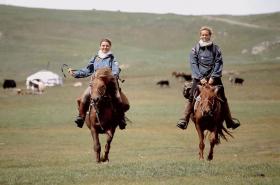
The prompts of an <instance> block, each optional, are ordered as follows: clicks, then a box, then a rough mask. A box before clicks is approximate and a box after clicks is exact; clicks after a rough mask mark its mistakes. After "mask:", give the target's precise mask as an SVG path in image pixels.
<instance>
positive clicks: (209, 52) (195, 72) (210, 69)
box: [190, 44, 223, 80]
mask: <svg viewBox="0 0 280 185" xmlns="http://www.w3.org/2000/svg"><path fill="white" fill-rule="evenodd" d="M197 50H198V51H197ZM190 65H191V69H192V78H194V79H199V80H201V79H202V78H210V77H212V78H219V77H221V76H222V70H223V59H222V52H221V49H220V48H219V46H217V45H215V44H211V45H209V46H204V47H201V46H199V44H197V45H196V46H195V47H194V48H192V51H191V53H190Z"/></svg>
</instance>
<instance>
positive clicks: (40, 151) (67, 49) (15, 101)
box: [0, 6, 280, 185]
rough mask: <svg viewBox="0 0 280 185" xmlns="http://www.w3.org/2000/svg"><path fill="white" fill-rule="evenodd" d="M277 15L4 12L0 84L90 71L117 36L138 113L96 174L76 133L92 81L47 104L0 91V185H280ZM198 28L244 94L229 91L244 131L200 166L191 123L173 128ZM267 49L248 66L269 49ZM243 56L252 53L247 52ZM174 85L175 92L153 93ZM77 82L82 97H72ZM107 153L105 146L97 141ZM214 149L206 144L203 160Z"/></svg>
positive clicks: (84, 138)
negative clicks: (206, 30)
mask: <svg viewBox="0 0 280 185" xmlns="http://www.w3.org/2000/svg"><path fill="white" fill-rule="evenodd" d="M279 16H280V14H279V13H275V14H265V15H250V16H225V15H221V16H181V15H174V14H164V15H160V14H137V13H123V12H105V11H96V10H92V11H63V10H46V9H29V8H19V7H10V6H0V25H1V26H0V32H1V34H0V35H1V36H0V64H1V68H0V79H1V80H3V79H4V78H13V79H16V81H17V82H18V86H19V87H20V88H23V89H24V88H25V86H24V83H25V79H26V77H27V76H28V75H29V74H31V73H33V72H36V71H38V70H41V69H45V68H46V67H47V65H48V63H49V69H50V70H52V71H55V72H57V73H59V74H61V72H60V66H61V64H63V63H67V64H69V65H71V66H73V68H80V67H83V66H84V65H85V64H86V63H87V60H88V59H89V58H90V57H91V55H93V54H94V52H96V50H97V49H98V43H99V40H100V39H101V38H103V37H110V38H111V39H112V41H113V51H114V53H115V54H116V56H117V58H118V60H119V62H120V63H121V64H125V65H126V66H127V67H126V68H124V69H123V70H122V77H123V78H124V79H125V80H126V81H125V82H124V83H123V84H121V86H122V89H123V90H124V92H125V93H126V94H127V96H128V98H129V100H130V104H131V109H130V110H129V111H128V113H127V116H128V118H129V119H130V120H131V121H132V122H131V123H129V124H128V127H127V129H126V130H124V131H121V130H117V132H116V135H115V137H114V140H113V143H112V147H111V153H110V162H109V163H106V164H96V163H95V160H94V153H93V149H92V139H91V135H90V132H89V130H88V129H87V128H82V129H79V128H76V127H75V124H74V122H73V119H74V118H75V115H76V113H77V111H76V103H75V98H76V97H77V96H78V95H79V94H80V93H81V92H82V91H83V89H84V88H86V86H87V83H88V80H89V79H81V80H77V79H71V78H70V77H67V78H66V79H64V85H63V86H59V87H53V88H47V90H46V92H45V93H44V94H43V95H21V96H18V95H16V93H15V92H14V91H13V90H3V89H1V90H0V184H1V185H2V184H3V185H15V184H20V185H29V184H30V185H31V184H38V185H44V184H46V185H50V184H52V185H61V184H65V185H70V184H80V185H89V184H116V185H130V184H136V185H140V184H141V185H142V184H151V185H154V184H170V185H174V184H178V185H179V184H180V185H181V184H193V185H196V184H217V185H219V184H221V185H224V184H228V185H255V184H259V185H263V184H267V185H271V184H275V185H276V184H279V182H280V176H279V174H280V162H279V159H280V144H279V143H280V138H279V129H280V126H279V122H280V117H279V110H280V94H279V92H280V79H279V70H280V63H279V62H280V61H279V57H280V55H279V52H278V51H279V49H280V45H279V43H278V44H277V41H278V42H279V37H280V35H279V21H278V20H279ZM202 25H210V26H212V27H213V28H214V29H215V41H216V42H217V43H219V45H220V46H221V48H222V51H223V56H224V62H225V65H224V70H225V71H234V72H236V73H239V76H240V77H242V78H244V79H245V83H244V85H243V86H233V85H231V84H230V83H229V81H228V78H229V76H228V74H227V73H225V74H224V76H223V81H224V85H225V89H226V94H227V97H228V101H229V103H230V106H231V110H232V113H233V116H234V117H237V118H239V119H240V121H241V124H242V125H241V127H240V128H238V129H237V130H234V131H233V135H234V138H231V139H229V141H228V142H226V141H222V143H221V144H220V145H218V146H216V147H215V151H214V160H213V161H211V162H208V161H200V160H198V137H197V134H196V131H195V128H194V125H193V124H192V123H191V124H190V125H189V128H188V130H186V131H182V130H179V129H178V128H176V126H175V125H176V121H177V120H178V118H180V117H181V116H182V113H183V108H184V102H185V99H184V98H183V96H182V92H181V91H182V85H183V83H182V82H180V81H179V80H177V79H175V78H173V77H172V76H171V73H172V71H185V72H190V69H189V65H188V63H187V56H188V53H189V51H190V49H191V47H192V46H193V45H194V43H195V42H196V40H197V37H198V33H197V30H198V29H199V27H200V26H202ZM266 41H268V42H270V43H274V42H276V44H271V45H269V47H267V48H266V49H265V50H264V51H262V52H260V53H258V54H256V55H253V54H251V49H252V48H253V47H255V46H257V45H259V44H260V43H262V42H266ZM243 50H247V52H243V53H242V51H243ZM161 79H166V80H169V81H170V88H160V87H158V86H156V85H155V84H156V82H157V81H158V80H161ZM76 81H82V82H83V86H82V87H78V88H77V87H73V86H72V84H73V83H74V82H76ZM101 140H102V144H103V143H104V140H105V138H104V137H103V136H102V137H101ZM208 148H209V146H208V145H206V150H205V152H207V150H208Z"/></svg>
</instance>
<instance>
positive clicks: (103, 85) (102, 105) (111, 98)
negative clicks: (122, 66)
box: [86, 68, 118, 163]
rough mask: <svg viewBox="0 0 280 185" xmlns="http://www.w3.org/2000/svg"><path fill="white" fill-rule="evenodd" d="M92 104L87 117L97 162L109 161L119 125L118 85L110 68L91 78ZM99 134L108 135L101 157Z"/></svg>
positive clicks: (98, 72) (103, 69)
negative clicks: (117, 108) (117, 120)
mask: <svg viewBox="0 0 280 185" xmlns="http://www.w3.org/2000/svg"><path fill="white" fill-rule="evenodd" d="M90 86H91V92H90V95H91V103H90V107H89V112H88V114H87V116H86V124H87V126H88V128H89V129H90V131H91V135H92V138H93V142H94V144H93V145H94V146H93V149H94V152H95V154H96V162H97V163H100V162H106V161H109V151H110V146H111V142H112V140H113V137H114V133H115V130H116V127H117V126H118V124H117V123H116V119H115V117H116V116H115V114H116V113H115V112H116V111H115V105H116V101H117V100H116V84H115V78H114V76H113V74H112V72H111V69H110V68H101V69H98V70H97V71H96V72H95V74H94V76H92V77H91V85H90ZM99 134H106V136H107V138H106V146H105V151H104V155H103V156H100V153H101V144H100V141H99Z"/></svg>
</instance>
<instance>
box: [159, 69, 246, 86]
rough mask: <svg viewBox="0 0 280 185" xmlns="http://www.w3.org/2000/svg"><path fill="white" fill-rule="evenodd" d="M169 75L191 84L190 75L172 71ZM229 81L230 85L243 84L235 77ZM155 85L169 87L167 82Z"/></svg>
mask: <svg viewBox="0 0 280 185" xmlns="http://www.w3.org/2000/svg"><path fill="white" fill-rule="evenodd" d="M171 75H172V76H173V77H175V78H176V79H178V80H180V81H184V82H191V81H192V75H191V74H186V73H184V72H177V71H173V72H172V73H171ZM229 81H230V83H231V84H232V85H243V83H244V79H243V78H240V77H235V76H230V77H229ZM156 85H159V86H160V87H169V86H170V82H169V81H168V80H160V81H158V82H157V83H156Z"/></svg>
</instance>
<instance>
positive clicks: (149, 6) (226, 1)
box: [0, 0, 280, 15]
mask: <svg viewBox="0 0 280 185" xmlns="http://www.w3.org/2000/svg"><path fill="white" fill-rule="evenodd" d="M0 4H5V5H17V6H24V7H40V8H51V9H74V10H91V9H96V10H111V11H118V10H120V11H123V12H146V13H175V14H182V15H205V14H208V15H215V14H231V15H247V14H260V13H271V12H279V11H280V0H0Z"/></svg>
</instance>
